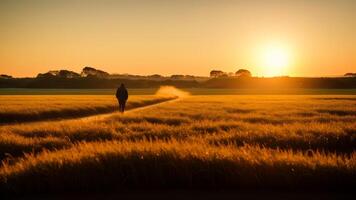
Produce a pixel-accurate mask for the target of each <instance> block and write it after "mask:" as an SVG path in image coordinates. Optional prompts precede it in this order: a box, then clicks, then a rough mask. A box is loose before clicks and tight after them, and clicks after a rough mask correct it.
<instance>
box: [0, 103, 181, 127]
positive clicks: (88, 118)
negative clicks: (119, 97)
mask: <svg viewBox="0 0 356 200" xmlns="http://www.w3.org/2000/svg"><path fill="white" fill-rule="evenodd" d="M179 100H181V98H175V99H170V100H166V101H163V102H159V103H155V104H150V105H146V106H141V107H136V108H132V109H130V110H127V111H125V113H123V115H125V114H127V113H132V112H138V111H141V110H145V109H150V108H154V107H158V106H161V105H164V104H168V103H173V102H176V101H179ZM115 114H121V113H120V112H119V111H114V112H110V113H103V114H95V115H90V116H85V117H76V118H62V119H61V118H56V119H47V120H42V121H32V122H18V123H8V124H2V125H0V127H9V126H17V125H19V124H22V125H34V126H35V125H36V124H40V123H57V122H69V121H71V122H73V121H74V122H75V121H82V122H83V121H84V122H88V121H97V120H103V119H105V118H107V117H110V116H112V115H115Z"/></svg>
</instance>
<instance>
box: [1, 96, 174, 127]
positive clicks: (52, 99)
mask: <svg viewBox="0 0 356 200" xmlns="http://www.w3.org/2000/svg"><path fill="white" fill-rule="evenodd" d="M172 98H174V97H173V96H167V95H166V96H157V95H134V96H130V99H129V101H128V102H127V109H132V108H137V107H141V106H147V105H151V104H155V103H159V102H163V101H167V100H170V99H172ZM117 110H118V102H117V100H116V98H115V97H114V96H113V95H52V96H51V95H28V96H27V95H2V96H0V124H4V123H10V122H12V123H13V122H28V121H41V120H47V119H58V118H77V117H84V116H89V115H95V114H102V113H110V112H114V111H117Z"/></svg>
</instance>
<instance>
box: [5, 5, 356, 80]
mask: <svg viewBox="0 0 356 200" xmlns="http://www.w3.org/2000/svg"><path fill="white" fill-rule="evenodd" d="M275 49H278V50H277V51H280V52H282V54H283V56H278V55H277V56H276V57H277V58H272V61H276V62H278V61H279V60H281V59H282V60H283V59H284V66H283V67H273V66H272V67H271V66H269V64H268V63H266V60H265V58H264V55H265V54H268V53H269V51H274V50H275ZM270 57H271V56H270ZM272 57H273V56H272ZM273 59H275V60H273ZM84 66H93V67H97V68H99V69H102V70H105V71H108V72H110V73H132V74H155V73H159V74H163V75H170V74H193V75H208V74H209V71H210V70H212V69H221V70H224V71H236V70H237V69H239V68H246V69H249V70H250V71H251V72H252V73H253V74H254V75H258V76H268V75H291V76H329V75H342V74H344V73H346V72H356V1H355V0H290V1H288V0H284V1H282V0H280V1H277V0H273V1H268V0H260V1H257V0H256V1H253V0H249V1H247V0H246V1H238V0H236V1H224V0H216V1H209V0H205V1H199V0H187V1H185V0H175V1H174V0H171V1H168V0H162V1H158V0H156V1H150V0H142V1H135V0H129V1H119V0H116V1H114V0H96V1H94V0H82V1H80V0H68V1H67V0H1V1H0V74H1V73H2V74H11V75H14V76H35V75H36V74H37V73H39V72H46V71H48V70H50V69H69V70H74V71H77V72H80V70H81V69H82V68H83V67H84Z"/></svg>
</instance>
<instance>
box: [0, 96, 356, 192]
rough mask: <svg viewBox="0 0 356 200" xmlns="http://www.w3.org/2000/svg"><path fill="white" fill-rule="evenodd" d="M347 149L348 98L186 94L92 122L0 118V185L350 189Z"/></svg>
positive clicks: (351, 155) (354, 103) (353, 173)
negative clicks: (18, 120) (26, 120)
mask: <svg viewBox="0 0 356 200" xmlns="http://www.w3.org/2000/svg"><path fill="white" fill-rule="evenodd" d="M29 98H30V99H31V98H33V97H29ZM48 98H51V97H48ZM83 98H84V99H85V98H87V97H86V96H83ZM98 98H99V97H98ZM103 98H104V97H103ZM137 98H139V97H137ZM140 98H141V97H140ZM145 98H146V97H142V99H141V101H143V99H145ZM150 98H152V97H150ZM42 99H43V98H42ZM99 99H100V98H99ZM131 100H132V101H134V99H130V101H131ZM34 101H35V102H41V101H42V100H41V99H37V100H34ZM28 102H29V103H30V102H31V101H30V100H29V101H28ZM46 102H49V104H51V102H56V101H55V100H53V101H52V100H49V101H46ZM69 102H70V101H69ZM109 102H110V101H109ZM101 103H102V100H98V101H92V104H93V105H92V106H94V107H95V105H96V104H101ZM129 103H130V102H129ZM36 104H38V103H36ZM72 105H74V104H73V103H69V104H67V105H62V106H63V108H66V107H71V106H72ZM30 107H36V106H35V105H34V106H30ZM61 108H62V107H60V108H58V109H59V110H60V109H61ZM41 109H47V106H43V107H41V106H40V107H38V110H41ZM5 113H6V112H5ZM355 147H356V97H355V96H353V95H196V96H194V95H193V96H185V97H181V98H178V99H175V100H171V101H166V102H165V103H163V104H157V105H155V106H148V107H143V108H142V109H137V110H132V111H128V112H126V113H124V114H120V113H117V112H114V113H112V114H107V115H105V116H103V117H97V118H95V117H89V118H88V117H84V118H78V119H66V120H61V121H37V122H27V123H11V124H6V123H4V124H3V125H1V126H0V153H1V155H0V157H1V159H2V165H1V167H0V190H1V191H2V192H9V193H16V192H17V193H26V192H28V193H36V192H44V191H47V192H56V191H57V192H63V191H92V190H95V191H120V190H125V189H157V188H158V189H177V188H179V189H234V190H238V189H278V190H296V189H301V190H313V191H314V190H322V191H324V190H325V191H326V190H327V191H334V190H346V191H352V189H353V188H354V186H355V184H356V181H355V180H356V153H355Z"/></svg>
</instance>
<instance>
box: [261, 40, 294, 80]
mask: <svg viewBox="0 0 356 200" xmlns="http://www.w3.org/2000/svg"><path fill="white" fill-rule="evenodd" d="M289 57H290V56H289V51H288V49H287V48H286V47H284V46H282V45H269V46H266V47H265V48H263V51H262V63H261V65H262V67H263V74H264V75H265V76H282V75H286V74H285V73H286V71H287V67H288V65H289V60H290V58H289Z"/></svg>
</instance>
